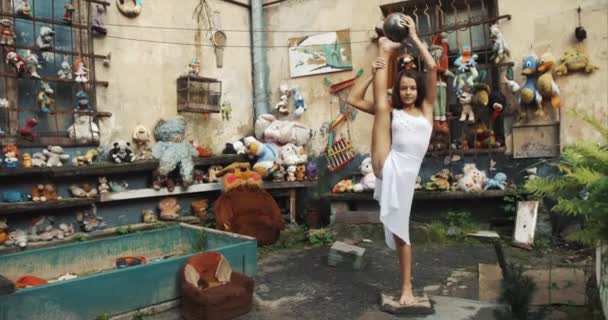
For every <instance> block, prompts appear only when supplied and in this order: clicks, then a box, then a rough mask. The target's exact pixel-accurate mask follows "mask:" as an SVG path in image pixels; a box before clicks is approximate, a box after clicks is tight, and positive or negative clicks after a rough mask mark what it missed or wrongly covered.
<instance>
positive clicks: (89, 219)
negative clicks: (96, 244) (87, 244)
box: [76, 205, 106, 232]
mask: <svg viewBox="0 0 608 320" xmlns="http://www.w3.org/2000/svg"><path fill="white" fill-rule="evenodd" d="M92 207H93V209H92V211H91V212H88V211H78V212H76V222H78V224H79V225H80V229H82V231H85V232H91V231H94V230H97V229H101V228H105V227H106V223H105V222H104V221H103V218H102V217H100V216H98V215H97V207H95V205H93V206H92Z"/></svg>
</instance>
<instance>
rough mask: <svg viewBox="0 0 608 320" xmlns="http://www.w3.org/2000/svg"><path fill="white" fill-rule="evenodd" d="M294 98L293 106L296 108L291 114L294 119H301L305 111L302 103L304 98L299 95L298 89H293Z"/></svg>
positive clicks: (304, 105)
mask: <svg viewBox="0 0 608 320" xmlns="http://www.w3.org/2000/svg"><path fill="white" fill-rule="evenodd" d="M293 96H294V104H295V106H296V110H295V111H294V112H293V113H294V114H295V115H296V117H301V116H302V114H303V113H304V111H306V104H305V103H304V97H303V96H302V94H301V93H300V88H299V87H295V88H294V89H293Z"/></svg>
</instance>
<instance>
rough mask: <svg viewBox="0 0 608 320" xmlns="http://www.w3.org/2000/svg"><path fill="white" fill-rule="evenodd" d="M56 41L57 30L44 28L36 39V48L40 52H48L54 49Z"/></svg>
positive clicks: (41, 28)
mask: <svg viewBox="0 0 608 320" xmlns="http://www.w3.org/2000/svg"><path fill="white" fill-rule="evenodd" d="M54 39H55V30H53V29H51V28H49V27H47V26H42V27H40V31H39V32H38V38H37V39H36V46H38V49H40V50H48V49H52V48H53V40H54Z"/></svg>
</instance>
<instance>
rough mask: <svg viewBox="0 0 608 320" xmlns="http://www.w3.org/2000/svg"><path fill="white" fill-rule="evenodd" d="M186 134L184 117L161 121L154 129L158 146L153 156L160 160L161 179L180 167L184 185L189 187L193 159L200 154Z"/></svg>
mask: <svg viewBox="0 0 608 320" xmlns="http://www.w3.org/2000/svg"><path fill="white" fill-rule="evenodd" d="M185 134H186V120H185V119H184V118H183V117H174V118H170V119H167V120H163V119H161V120H159V121H158V123H157V124H156V127H155V128H154V137H155V138H156V144H154V146H153V147H152V155H153V156H154V158H155V159H158V160H159V165H158V173H159V178H160V179H163V178H164V177H167V176H168V175H169V173H170V172H171V171H173V170H175V169H176V168H177V167H179V170H180V175H181V180H182V184H183V186H184V187H187V186H189V185H191V184H192V173H193V171H194V159H193V158H194V157H197V156H198V152H197V151H196V149H195V148H194V146H193V145H192V144H190V143H188V141H186V140H185V139H184V136H185Z"/></svg>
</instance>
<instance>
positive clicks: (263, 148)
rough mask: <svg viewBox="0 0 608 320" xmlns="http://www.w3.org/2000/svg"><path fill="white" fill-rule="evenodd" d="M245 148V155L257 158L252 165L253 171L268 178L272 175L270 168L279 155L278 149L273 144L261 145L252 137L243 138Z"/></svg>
mask: <svg viewBox="0 0 608 320" xmlns="http://www.w3.org/2000/svg"><path fill="white" fill-rule="evenodd" d="M244 141H245V146H246V147H247V153H248V154H249V155H251V156H254V157H256V158H257V160H256V163H255V164H254V165H253V170H254V171H255V172H257V173H259V174H260V176H262V178H266V177H269V176H270V174H271V173H272V171H271V170H272V167H273V165H274V162H275V161H276V160H277V156H278V155H279V152H278V151H279V150H278V147H277V146H276V145H275V144H274V143H262V142H260V141H258V140H257V139H256V138H254V137H251V136H250V137H245V139H244Z"/></svg>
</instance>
